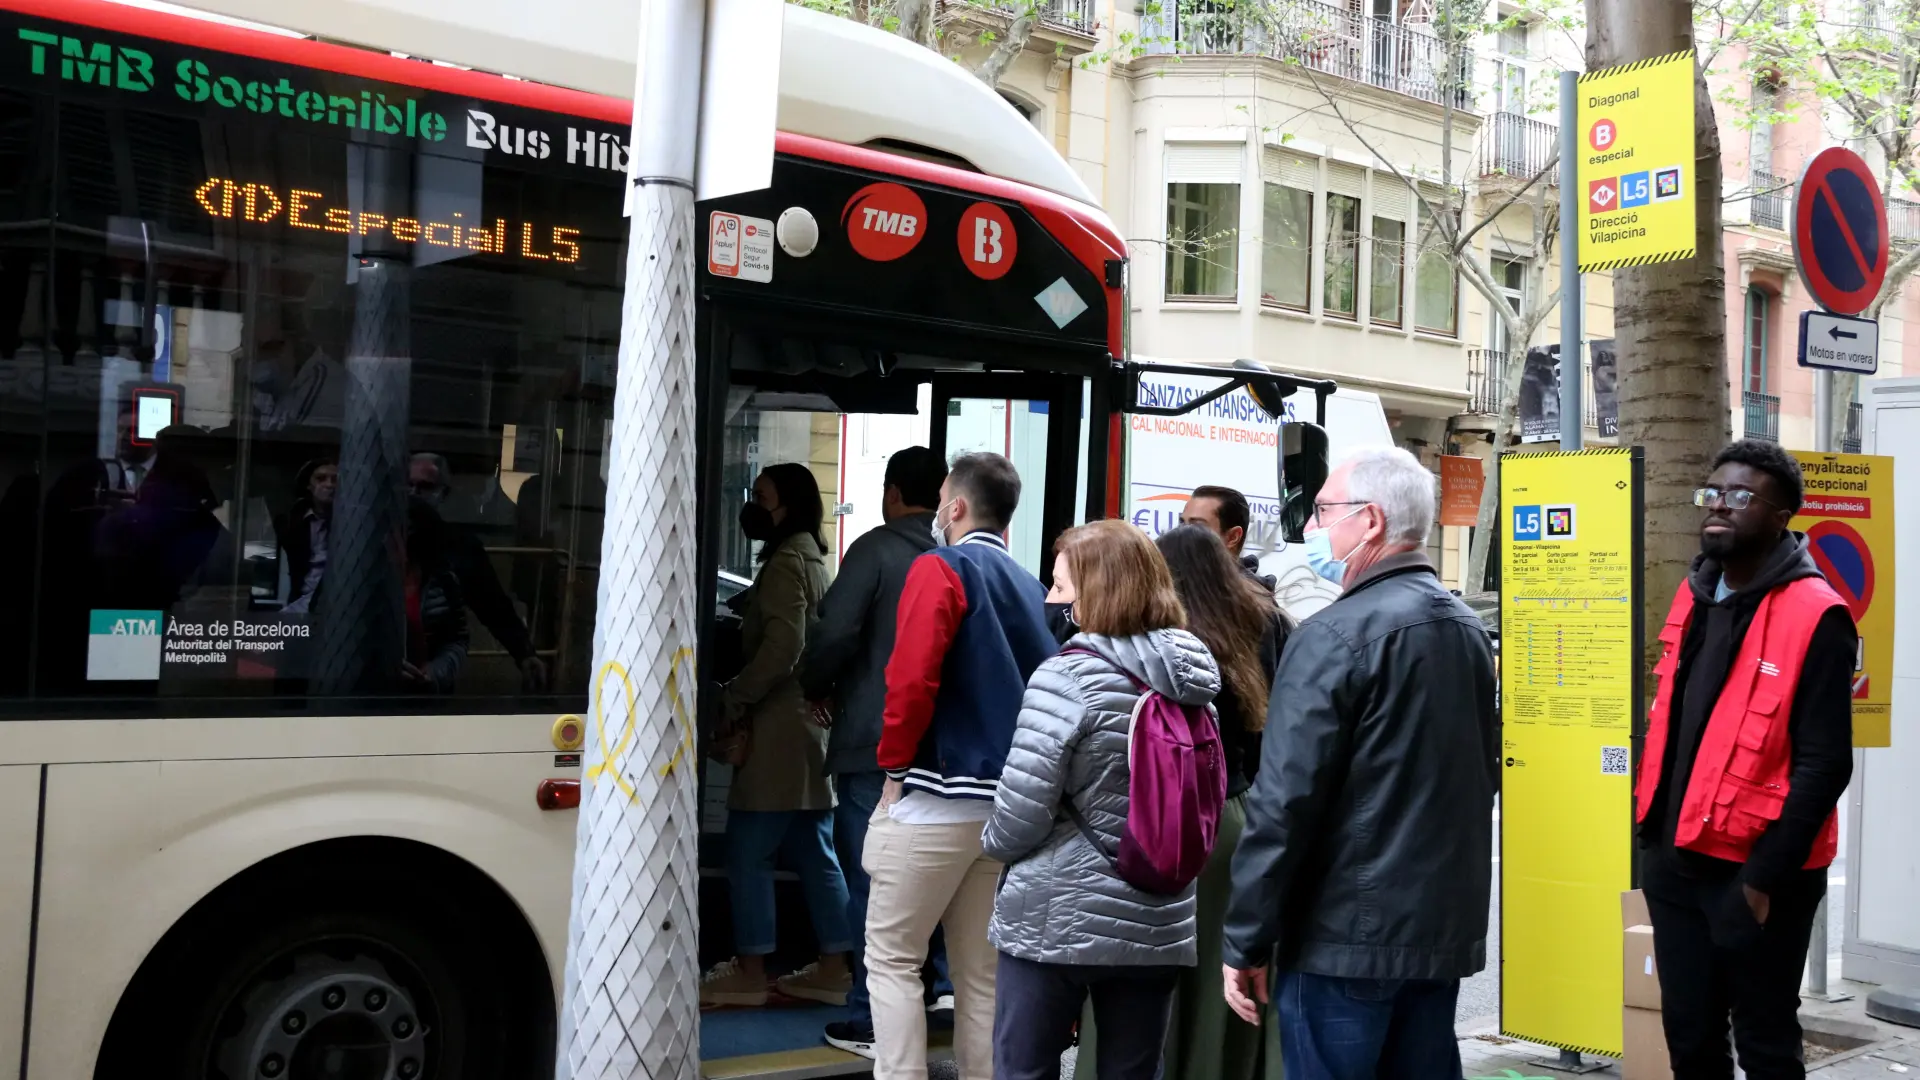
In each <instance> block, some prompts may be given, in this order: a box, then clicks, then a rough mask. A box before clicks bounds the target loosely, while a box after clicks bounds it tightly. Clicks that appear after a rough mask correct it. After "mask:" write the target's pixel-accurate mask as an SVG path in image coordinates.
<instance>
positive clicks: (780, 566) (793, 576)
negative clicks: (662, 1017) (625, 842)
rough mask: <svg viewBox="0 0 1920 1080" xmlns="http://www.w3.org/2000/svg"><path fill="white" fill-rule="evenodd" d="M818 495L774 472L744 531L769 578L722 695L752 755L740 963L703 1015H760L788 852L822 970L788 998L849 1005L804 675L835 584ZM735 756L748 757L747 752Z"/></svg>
mask: <svg viewBox="0 0 1920 1080" xmlns="http://www.w3.org/2000/svg"><path fill="white" fill-rule="evenodd" d="M823 519H824V512H823V507H822V505H821V501H820V486H819V484H818V482H816V481H815V480H814V477H813V472H812V470H810V469H808V468H807V467H806V466H804V465H773V466H770V467H768V468H767V469H766V470H765V471H764V472H762V473H761V474H760V476H759V478H758V479H756V480H755V481H754V483H753V501H751V502H749V503H747V504H746V505H745V506H743V507H741V508H740V528H741V531H742V532H744V533H745V534H746V536H747V539H749V540H754V541H758V542H759V543H760V545H761V546H760V556H759V557H760V564H761V565H760V573H759V576H758V577H757V578H756V579H755V580H754V583H753V587H752V588H751V589H749V590H748V591H747V595H746V606H745V611H744V612H743V615H742V624H741V646H742V654H743V655H744V656H745V657H746V663H745V665H744V666H743V667H742V668H741V670H740V674H739V675H737V676H735V677H734V679H733V681H732V682H729V683H727V684H726V686H725V687H724V688H723V689H722V692H721V705H722V710H723V713H724V716H725V720H726V724H727V732H726V734H725V736H724V737H723V741H732V742H734V743H735V744H736V746H741V747H743V748H744V751H743V752H744V759H743V760H740V761H739V763H738V764H737V765H736V766H735V769H734V774H733V784H732V788H731V791H730V793H729V795H728V796H727V883H728V886H729V890H730V892H731V894H732V902H733V936H734V952H735V957H734V959H732V960H729V961H727V962H726V963H723V964H720V965H719V966H718V967H716V968H714V969H713V970H712V971H710V972H708V973H707V975H706V977H705V978H704V979H702V980H701V985H700V1001H701V1004H703V1005H741V1006H759V1005H764V1004H766V1001H767V991H768V989H769V984H768V979H767V970H766V957H767V956H768V955H769V954H771V953H772V952H773V950H774V923H775V919H774V904H773V870H774V858H775V856H776V855H777V854H779V853H780V852H781V851H782V850H784V851H785V852H786V853H787V856H788V859H789V860H790V861H791V862H792V864H793V866H794V868H795V869H796V870H797V871H798V872H799V875H800V883H801V887H802V890H803V892H804V893H805V895H806V898H807V909H808V914H809V915H811V916H812V920H813V928H814V933H815V935H816V936H817V937H818V938H819V944H820V958H819V961H818V962H817V963H814V964H809V965H808V966H806V967H804V968H802V969H801V970H799V971H797V972H794V973H793V974H791V975H788V976H786V977H784V978H782V979H780V981H779V989H780V991H781V993H783V994H786V995H788V996H789V997H798V998H804V999H807V1000H810V1001H819V1002H823V1003H826V1004H833V1005H844V1004H846V998H847V991H848V990H849V989H851V987H852V975H851V973H850V971H849V969H848V966H847V953H848V951H849V950H851V949H852V947H853V944H854V942H853V934H854V933H856V932H859V931H860V930H864V927H862V928H853V927H849V926H848V925H847V883H846V878H845V877H844V876H843V875H842V874H841V871H840V862H839V859H838V858H836V857H835V855H834V848H833V802H834V799H833V787H832V785H831V784H830V783H829V782H828V780H827V774H826V758H827V732H826V729H825V728H822V727H820V726H819V725H818V724H817V723H815V722H814V719H813V711H812V709H811V708H810V707H809V706H808V703H807V699H806V695H805V694H804V693H803V692H802V691H801V689H800V680H799V677H798V672H797V669H798V666H799V663H800V656H801V653H802V652H803V651H804V650H805V648H806V643H807V630H808V628H809V624H810V623H811V622H812V621H813V618H814V612H815V610H816V609H817V608H818V606H819V603H820V598H821V597H822V596H824V595H825V594H826V591H827V584H828V581H829V578H830V574H829V573H828V570H827V563H826V552H827V545H826V542H825V541H824V540H823V539H822V538H821V524H822V522H823ZM732 756H734V757H736V758H738V757H740V751H736V753H735V754H733V755H732Z"/></svg>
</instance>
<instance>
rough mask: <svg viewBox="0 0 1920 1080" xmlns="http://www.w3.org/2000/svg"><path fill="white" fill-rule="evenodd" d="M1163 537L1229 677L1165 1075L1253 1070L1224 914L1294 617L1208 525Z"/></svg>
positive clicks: (1247, 1077)
mask: <svg viewBox="0 0 1920 1080" xmlns="http://www.w3.org/2000/svg"><path fill="white" fill-rule="evenodd" d="M1158 546H1159V548H1160V554H1161V555H1162V556H1164V557H1165V558H1166V560H1167V568H1168V570H1169V571H1170V572H1171V573H1172V575H1173V587H1174V591H1175V592H1176V593H1178V594H1179V596H1180V603H1181V605H1182V606H1184V607H1185V608H1186V610H1187V629H1189V630H1191V631H1193V634H1194V636H1195V637H1198V638H1199V639H1200V640H1201V641H1203V642H1205V643H1206V646H1207V650H1208V651H1209V652H1211V653H1213V656H1214V659H1215V661H1217V662H1218V663H1219V665H1220V675H1221V682H1222V684H1223V685H1222V686H1221V688H1220V696H1219V697H1218V698H1215V699H1214V705H1215V706H1216V707H1217V708H1218V709H1219V711H1220V743H1221V746H1222V747H1223V748H1224V749H1225V750H1226V758H1227V805H1226V806H1225V807H1224V808H1223V809H1222V811H1221V814H1220V833H1219V836H1218V838H1217V839H1215V841H1214V847H1213V854H1212V856H1211V857H1209V859H1208V860H1207V867H1206V869H1205V870H1203V871H1201V873H1200V882H1199V887H1198V890H1197V892H1196V894H1195V898H1194V921H1195V923H1196V926H1197V934H1198V941H1199V945H1200V956H1199V963H1198V964H1197V965H1196V966H1195V967H1193V968H1191V969H1189V970H1186V971H1182V972H1181V976H1180V985H1179V989H1178V991H1177V993H1176V995H1175V997H1174V1005H1173V1018H1172V1021H1171V1022H1170V1023H1169V1025H1168V1027H1167V1045H1166V1053H1165V1056H1164V1058H1163V1060H1164V1062H1165V1071H1164V1074H1163V1075H1164V1078H1165V1080H1251V1078H1252V1077H1253V1076H1254V1075H1255V1074H1256V1071H1257V1070H1258V1069H1259V1067H1260V1051H1261V1043H1262V1041H1263V1037H1264V1035H1265V1033H1264V1032H1263V1031H1262V1030H1261V1029H1260V1028H1256V1027H1252V1026H1251V1025H1248V1024H1246V1023H1243V1022H1242V1021H1241V1020H1240V1019H1239V1018H1238V1017H1236V1016H1234V1015H1233V1014H1232V1012H1231V1011H1230V1010H1229V1009H1228V1008H1227V1003H1226V999H1225V998H1224V997H1223V995H1222V990H1223V987H1222V985H1221V976H1220V964H1221V956H1220V941H1221V936H1220V935H1221V923H1222V921H1223V920H1224V919H1225V917H1226V910H1227V900H1228V896H1229V894H1230V893H1231V892H1232V888H1233V875H1232V872H1231V868H1232V863H1233V850H1234V848H1236V847H1238V846H1239V844H1240V833H1241V830H1242V829H1244V828H1245V827H1246V822H1247V804H1246V792H1247V789H1248V788H1249V787H1251V786H1252V785H1253V774H1254V772H1255V771H1256V770H1257V769H1258V768H1259V766H1260V732H1261V731H1262V730H1263V729H1264V728H1265V727H1266V724H1267V696H1268V694H1269V692H1270V688H1271V686H1272V684H1273V672H1274V668H1275V667H1277V666H1278V665H1279V662H1280V650H1281V648H1282V646H1284V645H1285V644H1286V640H1287V631H1288V629H1289V627H1290V625H1291V624H1290V623H1289V622H1288V621H1287V617H1286V615H1285V614H1284V613H1282V612H1281V611H1280V609H1279V608H1277V607H1275V606H1274V602H1273V594H1272V593H1270V592H1268V591H1267V590H1266V588H1265V587H1263V586H1262V585H1261V584H1260V583H1259V582H1258V581H1255V580H1254V579H1253V578H1251V577H1248V576H1247V574H1246V572H1245V571H1243V570H1242V569H1241V567H1240V564H1239V562H1238V561H1237V560H1235V559H1234V557H1233V555H1232V553H1230V552H1229V551H1228V550H1227V545H1226V544H1224V543H1222V542H1221V541H1220V537H1219V536H1218V535H1216V534H1215V533H1214V532H1213V531H1212V530H1210V529H1207V528H1205V527H1203V526H1199V525H1182V526H1180V527H1179V528H1177V529H1173V530H1171V531H1169V532H1166V533H1164V534H1162V535H1161V537H1160V540H1159V542H1158ZM1271 1015H1272V1013H1271V1012H1269V1013H1268V1016H1269V1017H1271ZM1269 1023H1271V1021H1269Z"/></svg>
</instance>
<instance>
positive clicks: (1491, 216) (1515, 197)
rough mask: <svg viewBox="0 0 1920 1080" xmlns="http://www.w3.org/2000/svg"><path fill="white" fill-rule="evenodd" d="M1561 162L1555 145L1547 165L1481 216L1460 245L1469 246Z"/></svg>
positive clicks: (1463, 237)
mask: <svg viewBox="0 0 1920 1080" xmlns="http://www.w3.org/2000/svg"><path fill="white" fill-rule="evenodd" d="M1559 164H1560V148H1559V147H1555V148H1554V150H1553V156H1552V157H1550V158H1548V159H1547V165H1546V167H1545V168H1543V169H1541V170H1540V171H1539V172H1537V173H1534V174H1533V179H1531V180H1528V181H1527V182H1526V183H1525V184H1523V185H1521V187H1520V189H1519V190H1518V191H1515V192H1514V193H1513V194H1511V195H1509V196H1507V198H1506V200H1505V201H1504V202H1502V203H1501V204H1500V205H1499V206H1497V207H1495V208H1493V210H1491V211H1489V212H1488V213H1487V215H1486V216H1485V217H1483V218H1481V219H1480V224H1478V225H1475V226H1474V227H1473V228H1472V229H1470V230H1468V231H1467V234H1466V235H1465V236H1462V237H1461V238H1460V245H1459V246H1460V247H1461V248H1462V249H1464V248H1465V247H1466V246H1467V241H1469V240H1472V239H1473V237H1474V234H1476V233H1478V232H1479V231H1480V230H1481V229H1484V228H1486V227H1487V224H1488V223H1489V222H1493V221H1498V220H1499V218H1500V215H1502V214H1504V213H1506V212H1507V210H1508V209H1509V208H1510V207H1512V206H1513V204H1514V203H1517V202H1519V201H1520V197H1521V196H1523V195H1525V194H1526V193H1527V192H1529V191H1531V190H1533V185H1535V184H1538V183H1539V182H1540V181H1541V180H1543V179H1545V178H1546V176H1547V174H1548V173H1550V172H1552V171H1553V170H1554V168H1555V166H1557V165H1559Z"/></svg>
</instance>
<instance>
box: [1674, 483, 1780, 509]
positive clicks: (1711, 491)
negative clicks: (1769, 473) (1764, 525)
mask: <svg viewBox="0 0 1920 1080" xmlns="http://www.w3.org/2000/svg"><path fill="white" fill-rule="evenodd" d="M1755 499H1759V500H1760V501H1761V502H1763V503H1766V504H1767V505H1768V506H1774V507H1777V506H1779V505H1780V504H1779V503H1776V502H1774V501H1773V500H1772V499H1769V498H1767V497H1766V496H1764V495H1755V494H1754V493H1753V492H1751V491H1748V490H1747V489H1745V488H1730V489H1728V490H1726V491H1722V490H1720V489H1719V488H1710V487H1705V488H1695V489H1694V491H1693V505H1695V506H1701V507H1711V506H1713V504H1714V503H1719V504H1720V505H1722V506H1724V507H1726V508H1727V509H1729V510H1745V509H1746V508H1747V507H1748V506H1751V505H1752V504H1753V500H1755Z"/></svg>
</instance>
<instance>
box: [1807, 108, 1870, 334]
mask: <svg viewBox="0 0 1920 1080" xmlns="http://www.w3.org/2000/svg"><path fill="white" fill-rule="evenodd" d="M1890 246H1891V245H1890V243H1889V238H1888V236H1887V204H1886V201H1885V200H1883V199H1882V198H1881V197H1880V183H1879V181H1877V180H1875V179H1874V178H1873V172H1872V171H1871V170H1870V169H1868V168H1867V163H1866V162H1865V161H1864V160H1862V159H1861V157H1860V155H1859V154H1856V153H1854V152H1853V151H1851V150H1848V149H1847V148H1846V147H1844V146H1832V147H1828V148H1827V149H1825V150H1822V151H1820V152H1819V153H1818V154H1815V155H1814V156H1813V160H1812V161H1809V162H1807V169H1806V171H1805V172H1804V173H1802V174H1801V175H1800V186H1799V187H1798V188H1796V189H1794V193H1793V258H1794V262H1796V263H1798V264H1799V266H1800V280H1802V281H1804V282H1806V283H1807V289H1808V290H1809V291H1811V292H1812V293H1813V298H1814V299H1815V300H1817V301H1819V303H1820V306H1822V307H1824V308H1826V309H1827V310H1828V311H1832V312H1836V313H1838V314H1841V315H1858V314H1860V313H1861V312H1862V311H1865V310H1867V306H1868V305H1869V304H1872V303H1873V299H1874V297H1876V296H1878V295H1880V284H1881V283H1882V282H1884V281H1885V280H1886V279H1887V251H1888V248H1889V247H1890Z"/></svg>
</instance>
